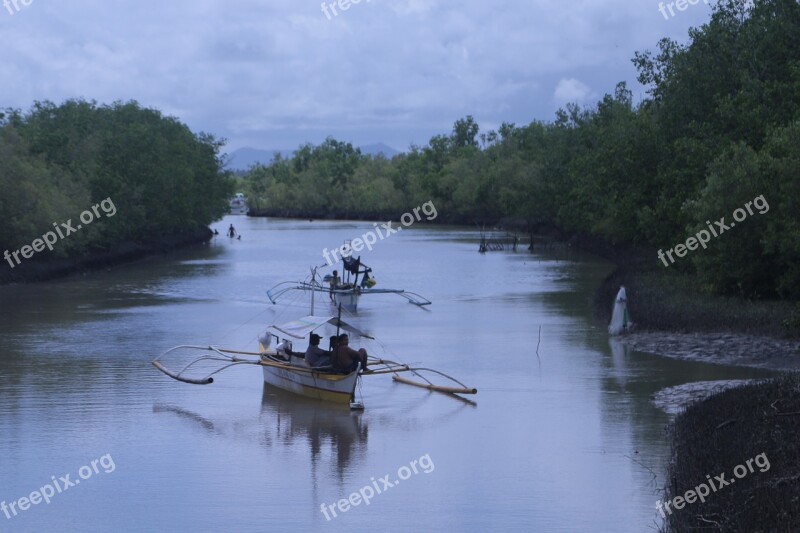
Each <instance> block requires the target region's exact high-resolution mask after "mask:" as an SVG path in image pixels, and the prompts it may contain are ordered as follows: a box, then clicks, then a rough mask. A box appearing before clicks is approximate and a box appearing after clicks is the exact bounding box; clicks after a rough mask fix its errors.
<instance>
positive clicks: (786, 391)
mask: <svg viewBox="0 0 800 533" xmlns="http://www.w3.org/2000/svg"><path fill="white" fill-rule="evenodd" d="M671 433H672V459H671V462H670V465H669V468H668V482H667V486H666V487H665V492H666V494H665V496H664V498H663V499H662V503H666V502H670V510H666V511H664V513H665V517H666V530H667V531H696V530H709V531H743V532H744V531H748V532H749V531H796V530H797V524H798V523H800V448H799V447H798V445H797V442H798V436H800V377H798V376H797V375H791V376H786V377H784V378H780V379H777V380H771V381H767V382H760V383H756V384H753V385H745V386H743V387H737V388H733V389H729V390H725V391H723V392H720V393H719V394H715V395H713V396H711V397H710V398H708V399H706V400H704V401H702V402H700V403H697V404H695V405H692V406H690V407H688V409H687V410H686V411H685V412H684V413H683V414H681V415H679V416H678V417H677V418H676V420H675V422H674V424H673V425H672V429H671ZM756 458H757V459H756ZM748 460H750V466H752V467H754V468H749V467H748V466H747V461H748ZM754 460H756V461H757V462H756V461H754ZM740 465H744V466H740ZM722 474H724V481H725V482H724V483H723V482H721V481H719V480H718V478H717V476H720V475H722ZM709 478H710V479H709ZM714 480H716V482H715V485H714V487H713V488H712V487H708V486H707V487H706V489H708V490H706V489H703V488H700V487H699V486H700V485H701V484H704V483H706V484H708V483H709V481H711V482H714ZM696 489H699V491H701V492H708V495H706V496H705V497H704V498H703V500H704V501H699V500H698V498H697V496H696V494H693V495H692V496H691V500H692V501H691V502H689V500H688V499H686V498H687V496H688V493H687V491H690V490H695V492H698V491H697V490H696ZM676 497H680V498H682V500H680V501H678V502H677V503H678V507H679V508H678V507H676V506H675V502H676V500H675V498H676ZM687 502H689V503H687Z"/></svg>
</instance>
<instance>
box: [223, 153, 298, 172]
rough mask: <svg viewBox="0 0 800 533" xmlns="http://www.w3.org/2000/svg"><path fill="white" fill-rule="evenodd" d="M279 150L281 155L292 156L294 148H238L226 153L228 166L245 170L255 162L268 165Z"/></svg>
mask: <svg viewBox="0 0 800 533" xmlns="http://www.w3.org/2000/svg"><path fill="white" fill-rule="evenodd" d="M275 152H280V154H281V157H285V158H289V157H292V154H293V153H294V150H259V149H258V148H239V149H238V150H234V151H233V152H231V153H230V154H228V165H227V166H228V168H229V169H231V170H247V169H248V168H250V167H251V166H253V165H255V164H256V163H263V164H265V165H268V164H270V163H271V162H272V159H273V158H274V157H275Z"/></svg>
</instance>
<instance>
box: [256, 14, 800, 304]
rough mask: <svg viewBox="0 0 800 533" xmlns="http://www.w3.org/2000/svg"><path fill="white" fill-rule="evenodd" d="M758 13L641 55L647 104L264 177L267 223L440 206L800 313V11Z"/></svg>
mask: <svg viewBox="0 0 800 533" xmlns="http://www.w3.org/2000/svg"><path fill="white" fill-rule="evenodd" d="M749 4H750V2H745V1H741V0H731V1H727V0H726V1H724V2H722V4H721V5H719V6H717V7H716V8H715V10H714V13H713V16H712V19H711V20H710V21H709V22H708V23H707V24H706V25H704V26H703V27H701V28H698V29H695V30H692V31H691V33H690V36H689V41H688V42H687V43H686V44H678V43H676V42H672V41H669V40H663V41H661V42H660V43H658V48H657V51H656V52H643V53H635V55H634V59H633V62H634V64H635V66H636V68H637V69H638V73H639V79H640V81H641V82H642V83H644V84H646V85H647V86H648V87H649V95H648V97H647V98H646V99H644V100H643V101H642V102H639V103H634V102H633V99H632V95H631V92H630V91H629V90H628V89H627V87H626V86H625V85H624V84H620V85H618V86H617V87H616V89H615V90H614V91H613V94H608V95H606V96H605V97H604V98H603V99H602V100H601V101H600V102H598V103H597V105H596V106H594V107H593V108H591V109H582V108H580V107H578V106H575V105H570V106H567V109H565V110H560V111H559V112H558V113H557V115H556V117H555V120H554V121H552V122H549V123H542V122H533V123H531V124H528V125H525V126H517V125H514V124H503V125H502V126H501V127H500V128H499V129H498V131H488V132H481V131H480V128H479V125H478V124H477V123H476V122H475V121H474V120H473V118H472V117H470V116H468V117H466V118H464V119H460V120H458V121H457V122H456V123H455V125H454V127H453V130H452V132H451V133H450V134H449V135H438V136H435V137H433V138H432V139H431V140H430V142H429V143H428V145H427V146H412V147H411V148H410V150H409V151H408V152H407V153H405V154H402V155H400V156H396V157H394V158H393V159H392V160H390V161H389V160H386V159H383V158H380V157H378V158H371V157H365V156H363V155H361V153H360V152H359V151H358V150H357V149H354V148H353V146H352V145H350V144H349V143H343V142H339V141H336V140H334V139H328V140H327V141H326V142H325V143H323V144H322V145H319V146H311V145H305V146H302V147H300V149H299V150H298V151H297V152H295V154H294V156H293V158H291V159H288V160H287V159H282V158H277V159H276V160H275V161H274V162H273V163H272V164H271V165H270V166H256V167H255V168H253V169H251V171H250V172H249V173H248V175H247V181H248V184H249V196H250V197H251V200H252V204H253V205H252V207H254V208H256V210H257V211H258V210H262V211H265V212H270V213H281V212H285V213H286V214H291V213H293V212H298V213H299V212H305V213H313V214H315V216H381V215H386V214H401V213H403V212H405V211H407V210H408V209H409V208H411V207H413V206H417V205H421V203H423V202H426V201H429V200H432V201H434V203H435V204H436V207H437V209H438V212H439V214H440V216H439V217H438V219H437V220H439V221H453V222H462V223H474V222H477V223H490V224H491V223H495V222H497V221H498V220H499V219H501V218H503V217H513V218H517V219H521V220H524V221H525V222H526V223H527V224H528V225H529V227H530V228H531V229H536V228H537V227H541V226H548V225H552V226H556V227H558V228H561V229H562V230H565V231H567V232H570V233H575V234H582V235H587V236H592V237H596V238H600V239H603V240H605V241H607V242H608V243H610V244H612V245H616V246H620V245H623V246H627V245H632V246H637V247H640V248H642V247H644V248H647V249H652V260H653V265H654V266H655V265H660V268H669V269H673V270H676V269H682V270H687V271H694V272H695V273H696V274H697V276H699V277H700V279H701V281H702V285H703V286H705V287H707V288H709V289H710V290H713V291H716V292H721V293H728V294H740V295H745V296H750V297H752V296H755V297H771V296H780V297H785V298H798V297H799V296H800V217H799V216H798V215H800V205H798V202H800V3H798V1H797V0H756V1H755V2H753V6H752V7H749ZM761 195H763V197H764V200H765V202H766V204H767V205H768V210H766V211H765V209H764V208H763V207H762V208H761V209H760V210H756V209H752V208H751V210H752V211H753V213H752V214H748V216H747V219H746V220H744V221H743V222H741V223H739V224H737V225H736V227H733V228H731V229H730V230H728V231H725V233H723V234H719V236H718V237H713V238H712V239H711V241H710V242H709V243H708V244H707V248H706V249H703V248H699V249H697V250H694V251H690V252H688V253H687V254H685V255H684V256H683V257H682V258H677V257H676V256H675V255H673V257H675V258H676V261H675V262H674V263H670V264H669V266H668V267H665V266H664V265H663V263H661V261H659V260H658V258H657V256H656V251H657V250H658V249H664V250H668V249H672V248H673V247H675V246H676V245H678V244H683V243H685V242H686V240H687V238H689V237H691V236H693V235H695V234H697V233H698V232H699V231H701V230H703V229H707V228H708V223H706V221H709V222H710V223H711V224H712V226H713V227H715V228H716V226H714V222H715V221H718V220H719V219H720V218H722V217H725V224H726V225H730V222H732V221H733V213H734V211H735V210H736V209H737V208H740V207H744V206H745V205H746V204H747V202H752V201H753V199H754V198H756V197H758V196H761ZM762 205H763V204H762ZM762 211H764V213H763V214H761V212H762Z"/></svg>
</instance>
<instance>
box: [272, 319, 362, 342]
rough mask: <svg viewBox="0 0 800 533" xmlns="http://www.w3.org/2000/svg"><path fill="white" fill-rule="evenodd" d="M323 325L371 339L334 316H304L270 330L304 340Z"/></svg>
mask: <svg viewBox="0 0 800 533" xmlns="http://www.w3.org/2000/svg"><path fill="white" fill-rule="evenodd" d="M325 324H331V325H333V326H338V327H339V328H341V329H343V330H345V331H349V332H350V333H353V334H354V335H358V336H360V337H366V338H367V339H372V338H373V337H370V336H369V335H367V334H366V333H364V332H363V331H361V330H360V329H358V328H356V327H354V326H351V325H350V324H347V323H346V322H345V321H344V320H342V319H340V318H338V317H335V316H313V315H311V316H306V317H303V318H298V319H297V320H292V321H291V322H287V323H286V324H281V325H280V326H275V325H273V326H270V327H271V328H273V329H275V330H277V331H280V332H281V333H284V334H286V335H288V336H290V337H294V338H295V339H304V338H306V337H307V336H308V335H309V334H310V333H311V332H312V331H314V330H315V329H317V328H319V327H322V326H324V325H325Z"/></svg>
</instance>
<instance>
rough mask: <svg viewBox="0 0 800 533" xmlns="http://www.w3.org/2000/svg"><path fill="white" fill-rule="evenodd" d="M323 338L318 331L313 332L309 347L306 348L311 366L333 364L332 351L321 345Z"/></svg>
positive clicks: (307, 358)
mask: <svg viewBox="0 0 800 533" xmlns="http://www.w3.org/2000/svg"><path fill="white" fill-rule="evenodd" d="M321 339H322V337H320V336H319V335H317V334H316V333H312V334H311V339H310V341H309V345H308V349H307V350H306V363H308V366H311V367H319V366H329V365H330V364H331V352H329V351H327V350H323V349H322V348H320V347H319V341H320V340H321Z"/></svg>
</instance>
